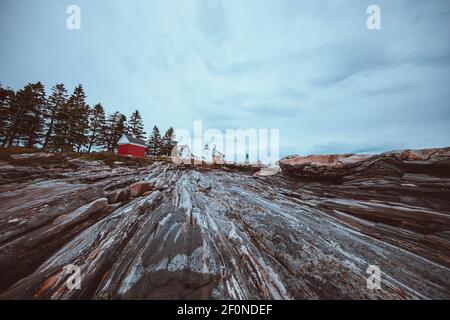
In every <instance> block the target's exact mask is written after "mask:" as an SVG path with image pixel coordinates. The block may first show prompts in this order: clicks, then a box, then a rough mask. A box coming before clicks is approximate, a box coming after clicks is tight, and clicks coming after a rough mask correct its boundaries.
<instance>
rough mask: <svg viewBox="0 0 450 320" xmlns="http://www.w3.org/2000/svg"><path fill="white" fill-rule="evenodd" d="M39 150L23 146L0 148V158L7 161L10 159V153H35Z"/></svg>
mask: <svg viewBox="0 0 450 320" xmlns="http://www.w3.org/2000/svg"><path fill="white" fill-rule="evenodd" d="M40 151H41V150H39V149H35V148H25V147H12V148H0V160H2V161H9V160H11V157H10V156H11V155H12V154H20V153H36V152H40Z"/></svg>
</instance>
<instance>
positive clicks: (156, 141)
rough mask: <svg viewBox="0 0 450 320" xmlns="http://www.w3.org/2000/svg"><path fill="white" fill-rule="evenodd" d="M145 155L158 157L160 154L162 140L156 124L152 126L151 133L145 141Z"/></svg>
mask: <svg viewBox="0 0 450 320" xmlns="http://www.w3.org/2000/svg"><path fill="white" fill-rule="evenodd" d="M147 146H148V148H147V155H148V156H149V157H152V158H154V157H158V156H160V155H161V154H162V140H161V134H160V132H159V129H158V127H157V126H154V127H153V130H152V133H151V134H150V137H149V139H148V143H147Z"/></svg>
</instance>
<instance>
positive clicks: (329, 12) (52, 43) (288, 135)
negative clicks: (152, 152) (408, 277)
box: [0, 0, 450, 156]
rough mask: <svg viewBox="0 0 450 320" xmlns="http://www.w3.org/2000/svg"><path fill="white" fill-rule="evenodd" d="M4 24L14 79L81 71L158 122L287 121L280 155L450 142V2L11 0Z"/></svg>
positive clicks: (90, 98)
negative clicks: (75, 14)
mask: <svg viewBox="0 0 450 320" xmlns="http://www.w3.org/2000/svg"><path fill="white" fill-rule="evenodd" d="M72 4H74V5H78V6H79V8H80V10H81V29H79V30H69V29H68V28H67V27H66V20H67V18H68V17H69V15H68V14H67V13H66V9H67V7H68V6H69V5H72ZM372 4H376V5H378V6H379V7H380V9H381V30H369V29H368V28H367V26H366V20H367V18H368V16H369V15H368V14H367V13H366V9H367V7H368V6H369V5H372ZM0 30H1V42H2V44H1V46H0V82H1V83H2V84H3V86H8V87H11V88H13V89H15V90H18V89H20V88H21V87H23V86H24V85H25V84H27V83H29V82H36V81H41V82H43V83H44V84H45V86H46V88H47V91H50V88H51V86H52V85H54V84H56V83H60V82H63V83H64V84H65V85H66V88H68V89H69V90H70V91H71V90H73V88H74V87H75V85H77V84H78V83H81V84H83V86H84V87H85V91H86V95H87V102H88V103H89V104H90V105H93V104H95V103H97V102H101V103H102V105H103V106H104V107H105V109H106V111H107V112H113V111H116V110H118V111H120V112H122V113H124V114H125V115H127V116H129V115H130V114H131V112H132V111H134V110H136V109H138V110H139V111H140V112H141V113H142V115H143V119H144V123H145V127H146V131H147V133H149V132H150V131H151V129H152V127H153V126H154V125H158V126H159V127H160V128H161V129H162V131H164V130H166V129H167V128H168V127H169V126H173V127H175V128H186V129H188V130H191V129H193V126H194V121H195V120H201V121H203V127H204V128H205V129H207V128H217V129H219V130H222V131H224V130H225V129H237V128H241V129H244V130H246V129H249V128H255V129H268V130H270V129H279V130H280V131H279V132H280V140H279V141H280V155H281V156H286V155H289V154H301V155H307V154H327V153H376V152H383V151H389V150H397V149H406V148H428V147H444V146H450V90H449V88H450V85H449V83H450V1H448V0H447V1H444V0H443V1H439V0H433V1H419V0H408V1H406V0H395V1H393V0H388V1H384V0H383V1H382V0H371V1H365V0H353V1H349V0H328V1H325V0H309V1H305V0H265V1H261V0H223V1H220V0H203V1H194V0H183V1H181V0H177V1H175V0H156V1H149V0H142V1H140V0H132V1H119V0H95V1H91V0H86V1H76V0H71V1H64V0H40V1H33V0H0Z"/></svg>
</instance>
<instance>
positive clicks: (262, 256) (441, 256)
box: [0, 149, 450, 299]
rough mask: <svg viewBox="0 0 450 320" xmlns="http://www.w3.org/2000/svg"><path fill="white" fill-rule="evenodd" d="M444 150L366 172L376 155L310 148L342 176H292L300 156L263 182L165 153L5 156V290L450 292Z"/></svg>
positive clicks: (293, 294) (94, 293)
mask: <svg viewBox="0 0 450 320" xmlns="http://www.w3.org/2000/svg"><path fill="white" fill-rule="evenodd" d="M447 155H448V149H444V150H441V151H436V152H431V153H427V152H424V153H417V152H413V153H393V154H385V155H383V156H381V157H379V158H378V159H390V160H388V161H392V163H394V164H395V165H396V166H395V168H400V170H402V172H403V173H402V175H399V174H391V175H383V174H381V171H374V172H371V171H370V170H371V167H373V165H375V164H376V163H377V161H376V159H377V158H373V157H368V158H364V159H356V157H354V156H343V157H337V158H338V159H336V157H330V158H329V159H326V160H324V159H325V158H318V159H320V161H325V162H327V163H331V165H328V166H327V170H329V172H332V169H333V168H335V167H339V168H345V169H343V172H344V174H340V175H339V177H341V179H342V181H340V182H339V183H334V182H331V183H330V182H329V181H326V180H304V179H301V178H299V177H297V175H301V174H300V173H302V172H304V171H299V169H298V168H306V167H302V165H304V164H305V162H303V163H302V164H299V162H297V164H295V161H296V160H295V158H292V159H291V161H288V162H287V161H285V160H283V161H281V162H280V166H281V167H282V168H283V170H284V174H275V175H272V174H261V175H259V176H258V178H257V179H255V178H253V177H252V174H253V173H254V172H252V171H249V172H246V171H239V170H232V169H230V168H223V169H222V168H220V167H214V168H213V169H208V168H204V167H202V166H199V167H196V166H175V165H173V164H171V163H162V162H161V163H154V164H152V165H149V166H146V167H133V168H130V167H127V166H120V167H117V168H111V167H109V166H104V165H102V164H101V163H100V164H95V165H90V164H89V165H83V166H77V167H76V168H74V167H72V166H64V165H62V164H61V160H60V159H59V160H58V167H55V168H54V170H52V168H49V167H48V168H42V167H39V166H34V167H33V166H25V165H24V166H21V165H18V164H10V163H2V164H0V177H1V179H2V180H0V298H1V299H18V298H21V299H171V298H180V299H211V298H212V299H344V298H352V299H428V298H435V299H449V298H450V177H448V176H447V175H446V173H445V172H442V171H439V168H441V166H443V165H444V166H445V163H446V161H448V160H447ZM288 160H289V159H288ZM316 160H317V159H316ZM318 161H319V160H318ZM347 161H350V162H352V164H351V166H354V167H351V169H349V168H350V167H348V165H347V164H346V163H345V162H347ZM368 161H370V163H372V165H368V164H369V162H368ZM316 163H317V161H316ZM336 163H340V164H336ZM384 163H390V162H383V164H382V163H380V165H381V164H382V166H383V167H384ZM409 165H412V167H408V166H409ZM430 166H431V167H430ZM417 167H420V168H421V170H419V171H415V173H413V172H412V171H411V168H413V169H414V170H416V169H417ZM286 168H288V170H286ZM294 168H295V170H294ZM362 168H365V169H364V170H362ZM311 170H312V169H311ZM314 170H316V169H314ZM317 170H318V169H317ZM333 170H334V169H333ZM377 170H378V169H377ZM436 170H437V174H435V173H434V172H436ZM308 172H310V173H312V172H313V171H308ZM317 172H319V173H320V172H321V171H317ZM418 172H420V173H418ZM270 173H273V172H270ZM286 173H288V174H286ZM291 173H292V175H290V174H291ZM347 173H348V174H347ZM68 265H76V266H78V267H79V268H80V270H81V277H82V278H81V288H80V289H79V290H76V289H72V290H71V289H69V287H68V286H67V285H66V281H67V280H68V279H69V276H70V275H69V274H68V273H66V269H65V268H66V266H68ZM369 265H376V266H378V267H379V268H380V270H381V272H382V275H381V289H380V290H372V289H369V288H368V287H367V277H368V274H367V273H366V271H367V268H368V267H369Z"/></svg>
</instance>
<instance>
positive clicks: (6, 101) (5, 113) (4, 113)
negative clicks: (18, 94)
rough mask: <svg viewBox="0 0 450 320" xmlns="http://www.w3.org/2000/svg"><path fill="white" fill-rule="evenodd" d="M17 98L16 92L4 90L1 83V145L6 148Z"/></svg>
mask: <svg viewBox="0 0 450 320" xmlns="http://www.w3.org/2000/svg"><path fill="white" fill-rule="evenodd" d="M14 98H15V92H14V91H13V90H11V89H8V88H3V87H2V85H1V83H0V145H2V146H5V144H6V140H7V132H8V128H9V127H10V124H11V108H12V104H13V101H14Z"/></svg>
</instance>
